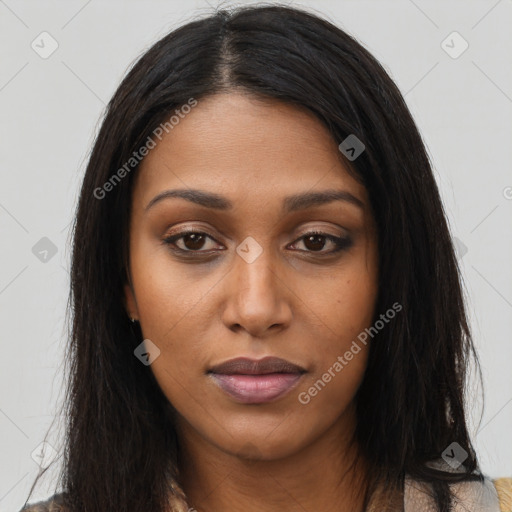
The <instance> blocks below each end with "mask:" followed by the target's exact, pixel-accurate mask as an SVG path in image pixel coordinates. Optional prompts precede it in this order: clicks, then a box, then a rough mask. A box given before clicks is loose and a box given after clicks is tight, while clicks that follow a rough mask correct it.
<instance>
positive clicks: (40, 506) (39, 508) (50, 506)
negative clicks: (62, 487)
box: [20, 493, 67, 512]
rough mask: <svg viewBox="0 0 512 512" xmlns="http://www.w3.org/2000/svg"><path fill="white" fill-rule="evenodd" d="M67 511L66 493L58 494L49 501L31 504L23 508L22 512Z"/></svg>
mask: <svg viewBox="0 0 512 512" xmlns="http://www.w3.org/2000/svg"><path fill="white" fill-rule="evenodd" d="M66 510H67V509H66V507H65V506H64V493H58V494H54V495H53V496H52V497H50V498H48V499H47V500H44V501H38V502H37V503H31V504H29V505H27V506H26V507H24V508H22V509H21V510H20V512H66Z"/></svg>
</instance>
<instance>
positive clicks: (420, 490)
mask: <svg viewBox="0 0 512 512" xmlns="http://www.w3.org/2000/svg"><path fill="white" fill-rule="evenodd" d="M450 488H451V490H452V492H453V494H454V500H453V507H452V512H501V511H500V505H499V500H498V493H497V492H496V488H495V487H494V485H493V483H492V481H491V480H488V479H486V480H485V482H484V483H483V484H482V483H481V482H461V483H457V484H451V485H450ZM404 511H405V512H419V511H421V512H437V509H436V507H435V505H434V503H433V500H432V498H431V497H430V496H429V495H428V494H427V492H426V486H425V485H424V484H423V485H422V484H419V483H418V482H415V481H413V480H411V479H409V478H406V479H405V485H404Z"/></svg>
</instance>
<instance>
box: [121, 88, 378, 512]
mask: <svg viewBox="0 0 512 512" xmlns="http://www.w3.org/2000/svg"><path fill="white" fill-rule="evenodd" d="M134 187H135V188H134V193H133V202H132V211H131V219H130V278H131V284H130V285H128V284H127V285H126V288H125V298H126V308H127V312H128V314H129V315H130V316H131V317H134V318H137V319H138V320H139V321H140V325H141V329H142V332H143V335H144V338H148V339H150V340H152V342H153V343H155V344H156V345H157V346H158V347H159V348H160V350H161V354H160V356H159V357H158V358H157V359H156V360H155V361H154V362H153V363H152V365H151V369H152V371H153V373H154V375H155V377H156V379H157V381H158V383H159V385H160V386H161V388H162V390H163V392H164V394H165V395H166V396H167V398H168V399H169V401H170V402H171V403H172V404H173V406H174V407H175V408H176V410H177V412H178V419H177V431H178V436H179V440H180V447H181V454H180V470H181V473H182V477H181V478H182V485H183V488H184V490H185V493H186V494H187V497H188V500H189V505H190V506H194V507H195V508H196V509H197V510H199V511H203V510H204V511H208V512H225V511H226V510H245V511H247V512H252V511H258V512H274V511H275V512H277V511H279V512H283V511H291V510H307V511H313V510H322V511H324V512H329V511H335V510H336V511H339V510H351V511H354V512H357V511H361V510H362V505H363V501H362V493H363V491H364V488H365V470H364V467H365V464H364V461H363V464H361V465H359V466H356V467H355V468H350V467H349V466H350V463H351V462H352V461H353V460H354V457H355V456H356V455H357V454H358V448H357V446H356V445H355V444H354V445H350V446H349V439H350V436H351V435H352V434H353V432H354V429H355V426H356V418H355V409H354V396H355V393H356V391H357V389H358V387H359V385H360V384H361V381H362V379H363V376H364V372H365V368H366V363H367V355H368V347H364V346H363V348H362V350H361V351H360V352H359V353H358V354H357V355H355V356H354V358H353V359H352V360H351V361H350V362H349V363H348V364H347V366H345V367H344V368H343V370H342V371H341V372H339V373H337V374H336V377H335V378H333V379H332V380H331V381H330V382H329V383H328V384H327V385H326V386H325V387H324V388H323V389H322V391H321V392H319V393H318V394H317V395H316V396H315V397H314V398H312V399H311V401H310V402H309V403H308V404H307V405H304V404H302V403H300V401H299V400H298V396H299V393H301V392H304V391H307V390H308V389H309V388H310V387H311V386H312V385H313V384H314V383H315V382H317V381H318V380H319V379H320V378H321V377H322V374H324V373H325V372H326V371H327V370H328V369H329V368H330V367H332V366H333V364H334V363H335V362H336V360H337V358H338V356H343V354H344V353H345V352H346V351H347V350H348V349H349V347H350V346H351V344H352V341H353V340H355V339H356V337H357V335H358V334H359V333H360V332H362V331H363V330H364V329H365V328H366V327H369V326H370V325H371V322H372V319H373V315H374V308H375V301H376V296H377V291H378V289H377V281H378V268H377V235H376V230H375V222H374V219H373V217H372V214H371V209H370V204H369V200H368V197H367V193H366V190H365V188H364V187H363V186H362V185H361V184H359V183H358V182H357V181H356V180H355V179H354V178H353V177H352V176H351V175H350V174H349V173H348V172H347V169H346V167H345V166H344V165H343V163H342V161H341V158H340V153H339V151H338V148H337V144H336V142H335V141H334V140H333V139H332V138H331V136H330V135H329V132H328V131H327V129H326V128H325V127H324V126H323V125H322V124H321V123H320V122H319V121H318V120H317V119H316V118H315V117H314V116H313V115H312V114H310V113H309V112H307V111H305V110H302V109H299V108H297V107H293V106H290V105H286V104H284V103H281V102H277V101H269V102H266V103H265V102H262V101H259V100H257V99H256V98H254V97H251V96H248V95H243V94H241V93H239V92H237V93H235V92H233V93H229V94H227V93H224V94H220V95H216V96H211V97H208V98H206V99H203V100H201V101H199V103H198V105H197V106H196V107H195V108H193V109H192V111H191V112H190V113H189V114H188V115H187V116H186V117H185V118H184V119H182V120H181V121H180V122H179V124H178V125H176V126H175V127H174V128H173V130H172V131H170V132H169V134H167V135H166V136H165V137H164V138H163V139H162V141H161V142H159V143H158V145H157V147H156V148H155V149H153V150H151V151H150V153H149V154H148V156H147V157H146V158H145V159H144V161H143V162H142V164H141V168H140V170H139V173H138V175H137V179H136V182H135V184H134ZM178 188H179V189H187V188H193V189H201V190H205V191H208V192H215V193H217V194H220V195H222V196H225V197H226V198H227V199H229V200H230V201H231V202H232V203H233V205H234V207H233V209H232V210H225V211H216V210H213V209H210V208H206V207H204V206H200V205H197V204H194V203H192V202H189V201H187V200H185V199H182V198H172V199H169V198H168V199H164V200H162V201H159V202H157V203H155V204H154V205H153V206H152V207H151V208H150V209H149V210H147V211H145V207H146V206H147V205H148V203H149V202H150V201H151V199H153V198H154V197H155V196H156V195H157V194H159V193H160V192H162V191H164V190H167V189H178ZM326 189H342V190H345V191H348V192H350V193H351V194H352V195H353V196H355V197H356V198H358V199H359V201H360V202H361V203H362V207H360V206H357V205H355V204H353V203H351V202H348V201H332V202H328V203H325V204H322V205H319V206H314V207H310V208H307V209H302V210H298V211H294V212H291V213H287V214H283V213H282V212H281V209H282V202H283V199H284V198H285V197H286V196H289V195H292V194H299V193H304V192H312V191H320V190H326ZM186 229H187V230H188V229H190V230H195V231H201V232H206V233H207V234H208V237H206V238H205V239H203V241H202V242H198V241H197V240H196V241H194V239H193V238H190V237H184V238H181V239H179V240H177V241H175V242H174V243H175V246H176V247H177V248H181V249H183V250H188V251H189V252H192V251H195V254H196V258H195V259H189V260H187V259H185V258H183V257H180V256H178V255H176V253H174V252H172V249H171V247H172V245H166V244H165V243H163V240H164V239H165V238H167V237H169V236H170V235H172V234H175V233H178V232H182V231H184V230H186ZM312 229H319V230H321V231H322V232H323V233H326V234H328V235H332V236H338V237H347V236H348V237H350V239H351V240H352V245H351V246H349V247H348V248H346V249H343V250H341V251H340V252H338V253H335V254H332V255H329V256H322V254H326V253H328V252H330V251H331V250H333V249H335V248H336V245H335V243H333V242H331V241H329V239H327V238H322V237H321V238H320V239H319V240H318V239H317V240H316V241H309V242H308V239H307V238H306V237H305V235H306V234H307V233H309V232H310V231H311V230H312ZM248 236H251V237H252V238H254V239H255V240H256V241H257V242H258V244H259V245H260V246H261V248H262V249H263V252H262V253H261V254H260V256H259V257H258V258H257V259H256V260H255V261H253V262H252V263H247V261H246V260H244V259H243V258H242V257H240V256H239V255H238V254H237V252H236V248H237V246H239V245H240V244H241V243H242V242H243V241H244V239H245V238H246V237H248ZM209 237H210V238H209ZM200 251H202V252H203V254H204V253H206V252H208V253H210V254H213V256H204V255H203V256H202V255H201V254H199V255H197V252H200ZM269 355H270V356H277V357H281V358H283V359H286V360H288V361H291V362H292V363H295V364H298V365H300V366H302V367H304V368H305V369H306V370H307V373H306V374H305V375H304V376H303V378H302V380H301V381H300V382H299V384H298V386H297V387H296V388H294V389H293V390H291V391H290V392H289V393H288V394H286V395H285V396H283V397H281V398H279V399H277V400H276V401H274V402H271V403H266V404H252V405H248V404H241V403H238V402H236V401H235V400H234V399H232V398H230V397H229V396H227V395H226V394H225V393H224V392H223V391H222V390H220V389H219V388H218V387H217V386H216V385H215V384H214V383H213V382H212V381H211V378H210V377H208V375H207V374H206V372H207V370H208V369H209V368H210V367H211V366H213V365H215V364H219V363H221V362H224V361H227V360H229V359H232V358H234V357H239V356H245V357H251V358H254V359H261V358H263V357H265V356H269ZM358 491H360V493H359V494H358Z"/></svg>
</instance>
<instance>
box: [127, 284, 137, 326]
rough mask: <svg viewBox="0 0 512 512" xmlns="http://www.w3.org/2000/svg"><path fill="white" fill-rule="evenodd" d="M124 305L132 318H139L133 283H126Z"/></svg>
mask: <svg viewBox="0 0 512 512" xmlns="http://www.w3.org/2000/svg"><path fill="white" fill-rule="evenodd" d="M124 307H125V309H126V313H127V314H128V316H129V317H130V318H134V319H135V320H138V319H139V310H138V308H137V301H136V300H135V293H134V291H133V288H132V285H131V283H125V285H124Z"/></svg>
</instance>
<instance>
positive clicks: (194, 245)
mask: <svg viewBox="0 0 512 512" xmlns="http://www.w3.org/2000/svg"><path fill="white" fill-rule="evenodd" d="M208 240H211V241H214V242H216V240H215V239H214V238H213V237H211V236H210V235H208V234H207V233H205V232H203V231H183V232H182V233H177V234H175V235H172V236H169V237H167V238H164V240H163V242H164V243H165V244H167V245H170V246H172V248H173V250H175V251H177V252H180V253H182V254H183V253H202V252H209V251H210V250H215V249H213V248H210V249H208V248H207V249H205V248H204V247H205V245H207V244H206V242H207V241H208ZM299 241H302V243H303V244H304V246H305V247H306V249H305V250H302V249H299V250H300V251H301V252H309V253H320V254H321V255H328V254H334V253H336V252H339V251H342V250H344V249H348V248H349V247H350V246H351V245H352V240H351V239H350V238H348V237H338V236H334V235H329V234H328V233H323V232H320V231H311V232H309V233H305V234H304V235H303V236H301V237H300V238H299V239H298V240H297V241H295V242H294V243H293V244H292V247H293V246H294V245H296V244H297V242H299ZM177 242H179V243H177ZM326 244H327V245H328V244H330V245H331V246H332V247H333V248H332V249H331V250H328V251H323V249H324V248H325V246H326Z"/></svg>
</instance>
